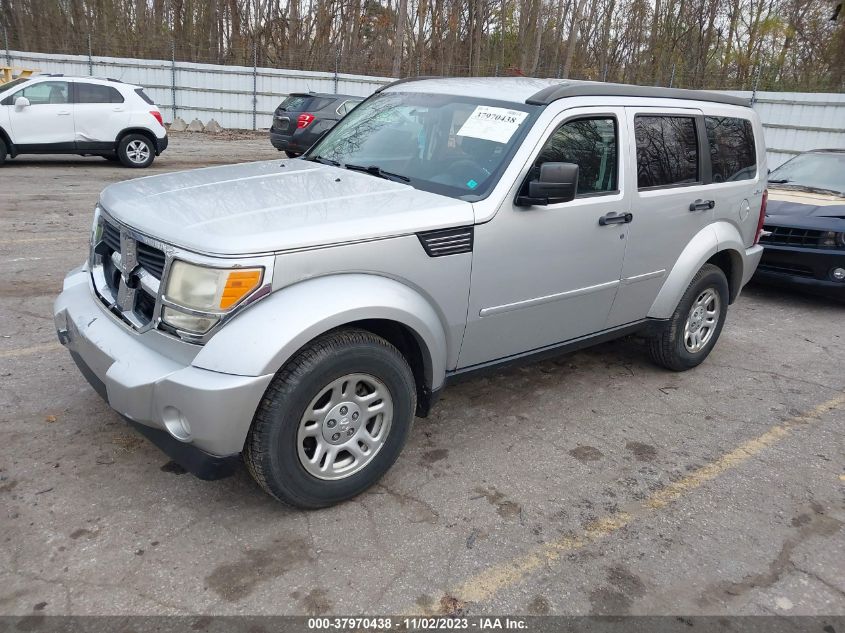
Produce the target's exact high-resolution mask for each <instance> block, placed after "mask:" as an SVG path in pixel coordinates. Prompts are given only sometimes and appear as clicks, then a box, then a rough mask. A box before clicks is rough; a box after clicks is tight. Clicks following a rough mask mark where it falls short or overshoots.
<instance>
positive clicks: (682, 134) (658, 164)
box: [634, 115, 699, 189]
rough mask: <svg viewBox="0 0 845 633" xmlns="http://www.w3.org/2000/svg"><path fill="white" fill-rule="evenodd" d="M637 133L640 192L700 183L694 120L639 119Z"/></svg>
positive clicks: (683, 117) (635, 126)
mask: <svg viewBox="0 0 845 633" xmlns="http://www.w3.org/2000/svg"><path fill="white" fill-rule="evenodd" d="M634 133H635V136H636V139H637V186H638V187H639V188H640V189H647V188H649V187H671V186H678V185H689V184H694V183H697V182H699V176H698V162H699V161H698V136H697V134H696V131H695V118H693V117H685V116H669V115H665V116H641V115H638V116H637V117H635V118H634Z"/></svg>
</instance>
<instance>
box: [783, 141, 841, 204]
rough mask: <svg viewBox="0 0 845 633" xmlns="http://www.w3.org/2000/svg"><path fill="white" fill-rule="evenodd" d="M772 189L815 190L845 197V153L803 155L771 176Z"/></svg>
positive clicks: (790, 161)
mask: <svg viewBox="0 0 845 633" xmlns="http://www.w3.org/2000/svg"><path fill="white" fill-rule="evenodd" d="M769 184H770V185H771V186H772V187H775V188H777V187H784V188H790V187H793V188H802V189H813V190H819V191H825V192H833V193H837V194H839V195H841V196H845V152H842V153H834V152H830V153H817V154H816V153H808V154H801V155H799V156H796V157H795V158H793V159H791V160H789V161H787V162H785V163H784V164H783V165H781V166H780V167H778V168H777V169H775V170H774V171H773V172H772V173H771V174H769Z"/></svg>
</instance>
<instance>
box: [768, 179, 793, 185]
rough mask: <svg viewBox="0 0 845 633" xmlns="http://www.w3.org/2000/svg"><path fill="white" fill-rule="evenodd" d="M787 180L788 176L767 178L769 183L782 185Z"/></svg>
mask: <svg viewBox="0 0 845 633" xmlns="http://www.w3.org/2000/svg"><path fill="white" fill-rule="evenodd" d="M788 182H789V178H769V183H771V184H773V185H784V184H786V183H788Z"/></svg>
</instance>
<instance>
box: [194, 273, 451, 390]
mask: <svg viewBox="0 0 845 633" xmlns="http://www.w3.org/2000/svg"><path fill="white" fill-rule="evenodd" d="M364 319H386V320H389V321H395V322H398V323H400V324H402V325H404V326H406V327H407V328H409V329H410V330H411V331H412V332H413V333H414V335H415V336H416V337H417V341H418V342H419V343H420V347H421V348H422V351H423V364H424V366H425V373H426V381H427V382H428V384H429V386H430V387H431V388H432V389H433V390H436V389H438V388H439V387H440V386H441V385H442V384H443V379H444V376H445V372H446V357H447V349H446V334H445V329H444V327H443V323H442V322H441V321H440V318H439V317H438V316H437V313H436V312H435V310H434V308H433V307H432V306H431V305H430V304H429V303H428V301H426V300H425V299H424V298H423V297H422V296H421V295H420V294H419V293H418V292H416V291H415V290H413V289H412V288H410V287H408V286H406V285H404V284H402V283H400V282H398V281H395V280H393V279H388V278H387V277H381V276H379V275H367V274H342V275H330V276H327V277H319V278H316V279H310V280H307V281H302V282H300V283H297V284H294V285H292V286H288V287H286V288H282V289H280V290H277V291H276V292H274V293H273V294H271V295H270V296H269V297H267V298H266V299H263V300H261V301H259V302H258V303H256V304H255V305H253V306H251V307H250V308H248V309H247V310H245V311H244V312H243V313H242V314H240V315H238V316H237V317H235V318H234V319H233V320H232V321H230V322H229V323H227V324H226V325H225V326H224V327H223V328H222V329H221V330H220V332H218V333H217V334H215V335H214V336H213V337H212V338H211V340H210V341H209V342H208V343H206V345H205V347H203V349H202V351H200V353H199V354H197V356H196V358H195V359H194V361H193V365H194V366H195V367H201V368H202V369H209V370H211V371H218V372H223V373H227V374H238V375H241V376H263V375H266V374H271V373H275V372H277V371H278V370H279V369H280V368H281V367H282V365H284V364H285V363H286V362H287V361H288V360H289V359H290V358H291V357H292V356H293V355H294V354H295V353H296V351H297V350H299V349H300V348H302V347H303V346H304V345H305V344H306V343H308V342H309V341H311V340H312V339H314V338H316V337H317V336H319V335H320V334H323V333H325V332H327V331H329V330H331V329H333V328H336V327H340V326H342V325H345V324H347V323H351V322H353V321H360V320H364Z"/></svg>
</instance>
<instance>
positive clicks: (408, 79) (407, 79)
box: [376, 75, 442, 92]
mask: <svg viewBox="0 0 845 633" xmlns="http://www.w3.org/2000/svg"><path fill="white" fill-rule="evenodd" d="M426 79H442V77H440V76H439V75H420V76H418V77H403V78H402V79H397V80H396V81H391V82H390V83H389V84H384V85H383V86H380V87H379V88H376V92H381V91H382V90H386V89H387V88H392V87H393V86H398V85H399V84H406V83H408V82H411V81H424V80H426Z"/></svg>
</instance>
